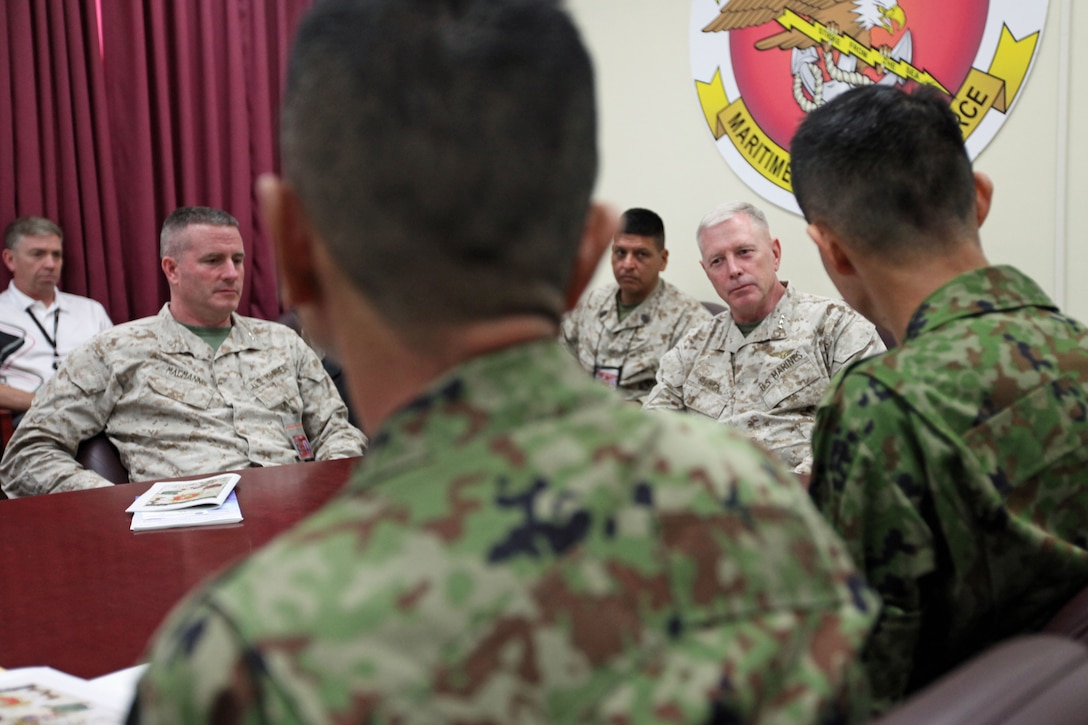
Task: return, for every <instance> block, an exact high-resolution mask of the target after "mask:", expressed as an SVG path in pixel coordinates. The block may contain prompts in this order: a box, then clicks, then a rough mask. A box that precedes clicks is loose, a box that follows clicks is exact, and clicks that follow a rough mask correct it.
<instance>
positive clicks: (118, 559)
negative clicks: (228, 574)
mask: <svg viewBox="0 0 1088 725" xmlns="http://www.w3.org/2000/svg"><path fill="white" fill-rule="evenodd" d="M358 460H359V459H357V458H349V459H344V460H339V461H325V462H313V463H299V464H295V465H290V466H279V467H275V468H252V469H247V470H244V471H238V473H239V474H240V475H241V480H240V481H239V482H238V485H237V488H236V490H237V492H238V503H239V506H240V507H241V509H242V516H243V517H244V520H243V521H242V523H240V524H232V525H227V526H205V527H193V528H187V529H165V530H161V531H143V532H133V531H129V528H128V527H129V523H130V522H131V514H127V513H125V508H126V507H127V506H128V505H129V504H131V503H132V499H133V498H134V497H135V496H137V495H139V494H140V493H143V491H145V490H146V489H147V488H148V487H149V486H150V485H151V482H146V483H130V484H123V485H120V486H111V487H109V488H98V489H92V490H89V491H72V492H69V493H57V494H50V495H47V496H35V497H32V498H24V499H14V500H11V501H0V667H6V668H9V669H10V668H14V667H26V666H33V665H48V666H50V667H54V668H56V669H58V670H61V671H63V672H67V673H68V674H71V675H76V676H78V677H98V676H100V675H104V674H107V673H109V672H113V671H115V670H120V669H123V668H125V667H130V666H132V665H134V664H137V663H138V662H139V660H140V657H141V655H142V653H143V651H144V648H145V646H146V645H147V642H148V639H149V638H150V637H151V635H152V633H153V632H154V631H155V629H156V628H157V627H158V625H159V623H160V622H161V621H162V619H163V617H164V616H165V615H166V613H167V612H168V611H169V610H170V609H171V607H172V606H173V605H174V604H175V603H176V602H177V601H178V600H179V599H180V598H181V597H182V595H184V594H185V593H186V592H188V591H189V590H190V589H192V588H193V587H194V586H195V585H196V584H197V583H198V582H200V581H202V580H203V579H205V578H206V577H207V576H208V575H210V574H212V573H214V572H215V571H218V570H219V569H221V568H222V567H223V566H224V565H225V564H227V563H228V562H230V561H233V560H235V559H237V558H238V557H240V556H243V555H245V554H248V553H249V552H251V551H253V550H254V549H256V548H258V547H260V546H261V545H262V544H264V543H265V542H267V541H268V540H269V539H271V538H272V537H273V536H275V535H276V534H278V533H279V532H281V531H283V530H284V529H286V528H287V527H289V526H290V525H291V524H293V523H295V522H296V521H298V520H299V519H301V518H303V517H305V516H306V515H307V514H309V513H311V512H312V511H314V510H316V509H317V508H318V507H320V506H321V505H322V504H323V503H325V502H326V501H327V500H328V499H329V498H331V497H332V495H333V494H335V493H336V492H337V491H338V490H339V489H340V488H341V486H342V485H343V483H344V482H345V481H346V480H347V478H348V476H349V474H350V473H351V470H352V469H353V468H354V466H355V464H356V463H357V462H358ZM197 477H198V476H192V477H191V478H197Z"/></svg>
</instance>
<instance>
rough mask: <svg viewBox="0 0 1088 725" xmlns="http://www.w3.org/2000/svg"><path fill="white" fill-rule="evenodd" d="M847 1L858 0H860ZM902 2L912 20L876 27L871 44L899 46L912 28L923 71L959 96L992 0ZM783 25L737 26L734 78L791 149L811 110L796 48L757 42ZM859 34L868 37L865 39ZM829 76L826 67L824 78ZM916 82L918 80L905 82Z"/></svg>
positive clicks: (765, 126) (764, 123)
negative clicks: (798, 75) (794, 67)
mask: <svg viewBox="0 0 1088 725" xmlns="http://www.w3.org/2000/svg"><path fill="white" fill-rule="evenodd" d="M870 1H873V0H870ZM845 2H847V3H851V4H853V2H854V0H845ZM884 4H887V3H884ZM899 6H900V8H901V9H902V11H903V13H904V14H905V16H906V25H905V26H904V27H902V28H895V29H894V33H889V32H887V31H886V30H885V29H884V28H882V27H879V26H878V27H876V28H873V29H872V30H871V31H870V38H869V43H868V44H869V45H870V46H872V47H880V46H881V45H887V46H889V47H892V48H894V47H895V45H896V44H897V43H899V42H900V40H901V39H902V38H903V36H904V35H905V34H906V32H907V31H908V30H909V31H910V33H911V40H912V44H913V54H912V56H911V58H910V62H911V64H912V65H913V66H914V67H916V68H918V69H919V70H923V71H929V72H930V73H931V74H932V75H933V76H934V77H935V78H936V79H937V81H938V82H940V83H941V85H943V86H944V87H945V88H946V89H947V90H948V91H949V92H950V93H952V94H953V95H954V94H955V93H956V91H957V90H958V89H959V87H960V85H961V84H962V83H963V81H964V79H965V78H966V77H967V73H968V71H969V70H970V69H971V63H972V62H973V61H974V59H975V56H976V55H977V53H978V48H979V44H980V43H981V41H982V34H983V32H984V31H985V29H986V14H987V12H988V10H989V6H990V2H989V0H956V1H955V2H952V1H949V2H943V3H939V4H938V3H934V2H928V1H926V0H899ZM782 30H783V28H782V26H780V25H779V24H778V22H777V21H771V22H769V23H764V24H763V25H759V26H756V27H751V28H744V29H741V30H733V31H731V32H730V35H729V46H730V56H731V57H730V61H731V65H732V69H733V77H734V78H735V79H736V82H737V87H738V89H739V90H740V94H741V96H742V98H743V99H744V102H745V105H746V106H747V107H748V110H749V111H750V112H751V114H752V118H753V119H755V122H756V123H757V124H758V125H759V127H760V129H762V131H763V133H764V134H765V135H767V136H768V137H770V138H771V140H773V141H774V142H775V143H777V144H778V145H779V146H781V147H782V148H784V149H787V150H788V149H789V141H790V139H791V138H792V137H793V132H794V130H795V129H796V128H797V124H799V123H800V122H801V119H802V118H804V115H805V112H804V111H802V110H801V108H800V106H799V105H798V103H797V101H796V100H795V99H794V91H793V85H794V80H793V75H792V73H791V69H790V66H791V61H792V56H793V53H792V51H791V50H788V49H787V50H783V49H780V48H771V49H769V50H757V49H756V47H755V44H756V43H757V42H758V41H760V40H763V39H764V38H767V37H770V36H772V35H775V34H776V33H779V32H782ZM843 30H844V31H845V29H843ZM856 39H857V40H859V41H863V38H856ZM820 55H821V56H822V55H823V54H822V53H821V54H820ZM821 65H822V63H821ZM983 70H986V69H983ZM866 75H868V76H870V77H871V78H873V79H874V80H876V79H878V78H879V77H880V75H879V74H878V73H877V72H876V71H874V70H873V69H868V70H867V71H866ZM827 77H828V76H827V74H826V70H824V78H825V79H827ZM911 85H913V83H910V84H907V85H905V86H900V87H902V88H909V87H910V86H911Z"/></svg>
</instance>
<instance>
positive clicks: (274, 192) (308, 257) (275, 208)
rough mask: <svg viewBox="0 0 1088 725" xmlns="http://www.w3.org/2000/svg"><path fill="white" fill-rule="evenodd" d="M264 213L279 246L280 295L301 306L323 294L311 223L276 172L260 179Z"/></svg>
mask: <svg viewBox="0 0 1088 725" xmlns="http://www.w3.org/2000/svg"><path fill="white" fill-rule="evenodd" d="M257 198H258V200H259V201H260V205H261V213H262V215H263V216H264V220H265V223H266V224H267V225H268V229H269V232H270V233H271V234H272V238H273V241H274V243H275V249H276V263H277V268H278V269H279V278H280V297H281V299H282V301H283V304H284V306H286V307H288V308H294V307H298V306H300V305H304V304H307V303H311V302H314V301H315V300H316V299H317V298H318V297H319V296H320V285H319V284H318V282H317V276H316V273H315V269H314V257H313V254H314V252H313V248H312V244H313V238H312V234H311V230H310V225H309V222H308V220H307V218H306V215H305V213H304V212H303V210H302V207H301V205H300V204H299V199H298V196H297V195H296V194H295V192H294V190H293V189H292V188H291V186H290V185H289V184H288V183H286V182H285V181H283V180H282V179H280V178H279V177H277V176H275V175H274V174H263V175H261V177H260V178H259V179H257Z"/></svg>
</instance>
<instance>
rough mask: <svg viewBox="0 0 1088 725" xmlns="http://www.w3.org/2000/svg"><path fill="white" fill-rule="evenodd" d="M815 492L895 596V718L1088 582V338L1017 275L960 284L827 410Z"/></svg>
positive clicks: (888, 626) (878, 645)
mask: <svg viewBox="0 0 1088 725" xmlns="http://www.w3.org/2000/svg"><path fill="white" fill-rule="evenodd" d="M813 445H814V452H815V460H816V466H815V468H814V470H813V477H812V487H811V492H812V495H813V498H814V500H815V501H816V503H817V505H818V506H819V508H820V510H821V511H823V512H824V514H825V515H826V516H827V517H828V519H829V520H830V521H831V522H832V524H833V525H834V527H835V528H836V529H837V530H838V532H839V533H840V534H841V535H842V537H843V538H844V539H845V540H846V542H847V544H848V546H849V547H850V553H851V554H852V555H853V557H854V560H855V561H857V562H858V563H859V564H861V565H862V566H863V568H864V570H865V575H866V577H867V578H868V581H869V583H870V584H871V585H872V586H873V587H874V588H875V589H876V590H877V592H878V593H879V594H880V595H881V597H882V599H883V604H884V606H883V610H882V613H881V619H880V621H879V623H878V626H877V631H876V633H875V634H874V638H873V641H872V643H871V644H870V646H869V647H868V649H867V651H866V660H867V667H868V670H869V675H870V680H871V683H872V688H873V696H874V702H875V704H876V706H877V707H878V708H883V707H886V706H887V705H889V704H891V703H893V702H895V701H896V700H898V699H900V698H901V697H902V696H903V695H904V694H905V693H907V692H909V691H911V690H913V689H916V688H917V687H919V686H921V685H923V684H925V683H926V682H928V681H930V680H932V679H933V678H934V677H936V676H938V675H940V674H941V673H942V672H944V671H945V670H947V669H948V668H950V667H952V666H954V665H955V664H957V663H958V662H960V661H962V660H963V659H965V658H967V657H969V656H970V655H971V654H973V653H975V652H977V651H979V650H981V649H983V648H985V647H987V646H988V645H990V644H992V643H993V642H996V641H997V640H999V639H1002V638H1004V637H1008V636H1010V635H1013V634H1016V633H1019V632H1025V631H1029V630H1034V629H1037V628H1038V627H1039V626H1040V625H1041V624H1042V623H1044V622H1045V620H1046V618H1047V617H1048V616H1049V615H1050V614H1051V613H1053V612H1054V611H1055V609H1056V608H1057V607H1058V606H1059V605H1060V604H1062V603H1063V602H1064V601H1065V600H1066V599H1067V598H1069V597H1070V596H1072V594H1073V593H1074V592H1075V591H1076V590H1077V589H1079V588H1081V587H1083V586H1085V584H1088V551H1086V547H1088V486H1086V485H1085V484H1086V481H1088V479H1086V478H1085V471H1086V470H1088V468H1086V464H1088V332H1086V331H1085V328H1084V327H1083V326H1082V325H1081V324H1080V323H1078V322H1076V321H1075V320H1071V319H1069V318H1068V317H1064V316H1062V315H1061V314H1059V313H1058V311H1057V310H1056V308H1055V307H1054V306H1053V303H1051V302H1050V300H1049V299H1047V297H1046V295H1044V294H1043V292H1042V291H1041V290H1040V289H1039V288H1038V287H1037V286H1036V285H1035V283H1034V282H1032V281H1031V280H1030V279H1028V278H1027V277H1025V276H1023V275H1022V274H1020V273H1019V272H1018V271H1016V270H1015V269H1012V268H1010V267H991V268H987V269H980V270H976V271H973V272H969V273H967V274H964V275H961V276H959V277H957V278H956V279H954V280H953V281H951V282H949V283H948V284H946V285H945V286H943V287H941V288H940V289H939V290H937V291H936V292H934V293H933V294H932V295H931V296H930V297H929V298H928V299H926V301H925V302H924V303H922V306H921V307H919V308H918V310H917V311H916V312H915V313H914V316H913V317H912V319H911V321H910V325H909V328H908V330H907V334H906V339H905V340H904V342H903V345H902V346H901V347H898V348H895V349H893V350H891V351H890V352H887V353H885V354H884V355H881V356H879V357H876V358H872V359H869V360H865V361H862V362H860V363H857V364H855V365H853V366H851V367H850V368H848V369H847V370H846V371H844V373H843V374H842V375H841V376H840V377H839V378H837V379H836V385H835V386H834V388H833V389H832V390H831V392H830V393H829V394H828V397H827V398H826V399H825V401H824V403H823V405H822V406H821V408H820V411H819V414H818V420H817V425H816V432H815V437H814V444H813Z"/></svg>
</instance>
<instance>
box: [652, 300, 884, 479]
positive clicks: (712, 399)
mask: <svg viewBox="0 0 1088 725" xmlns="http://www.w3.org/2000/svg"><path fill="white" fill-rule="evenodd" d="M883 350H884V343H883V342H881V341H880V336H879V335H878V334H877V332H876V328H875V327H873V325H872V324H871V323H870V322H869V321H868V320H866V319H865V318H864V317H862V316H861V315H859V314H858V313H857V312H856V311H854V309H853V308H851V307H850V306H849V305H847V304H846V303H845V302H842V301H840V300H833V299H829V298H827V297H817V296H816V295H810V294H806V293H804V292H798V291H796V290H794V289H793V288H792V287H790V286H789V285H788V284H787V286H786V293H785V294H784V295H783V296H782V299H781V300H779V301H778V304H777V305H776V306H775V308H774V311H773V312H771V314H769V315H768V316H767V317H766V318H764V320H763V321H762V322H761V323H760V324H759V326H758V327H757V328H756V329H754V330H752V331H751V332H750V333H749V334H748V336H747V337H745V336H744V334H743V333H742V332H741V331H740V329H739V328H738V327H737V325H736V323H735V322H734V321H733V318H732V317H731V316H730V314H729V312H728V311H726V312H723V313H721V314H719V315H717V316H716V317H715V318H714V319H713V320H711V321H710V322H708V323H705V324H703V325H701V326H700V327H698V328H696V329H694V330H692V331H691V332H689V333H688V334H687V335H686V336H685V337H684V338H683V339H682V340H681V341H680V343H679V344H678V345H677V346H676V347H675V348H673V349H672V350H670V351H669V352H668V353H667V354H666V355H665V356H664V357H662V358H661V365H660V366H659V368H658V372H657V386H656V387H655V388H654V389H653V391H652V392H651V393H650V395H649V396H648V397H647V398H646V402H645V404H644V406H643V407H644V408H645V409H646V410H654V409H672V410H684V411H688V412H690V413H698V414H700V415H704V416H706V417H708V418H710V419H712V420H717V421H721V422H722V423H730V424H732V425H734V426H736V427H737V428H739V429H740V430H741V431H742V432H744V433H745V434H746V435H748V436H749V437H750V438H752V439H754V440H757V441H759V442H760V443H761V444H763V445H764V446H765V447H766V448H768V449H769V450H770V451H772V452H773V453H774V454H775V455H777V456H778V457H779V458H780V459H782V461H784V462H785V463H786V465H787V466H789V467H790V468H792V469H793V470H794V471H795V472H796V473H804V474H807V473H808V472H809V470H810V469H811V467H812V451H811V446H812V426H813V424H814V423H815V421H816V407H817V406H818V405H819V403H820V399H821V398H822V397H823V395H824V393H825V392H827V388H828V386H829V385H830V384H831V377H832V376H833V375H834V374H835V373H836V372H838V371H839V369H840V368H842V367H843V366H844V365H846V364H847V363H849V362H852V361H854V360H859V359H861V358H863V357H867V356H869V355H873V354H876V353H878V352H881V351H883Z"/></svg>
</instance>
